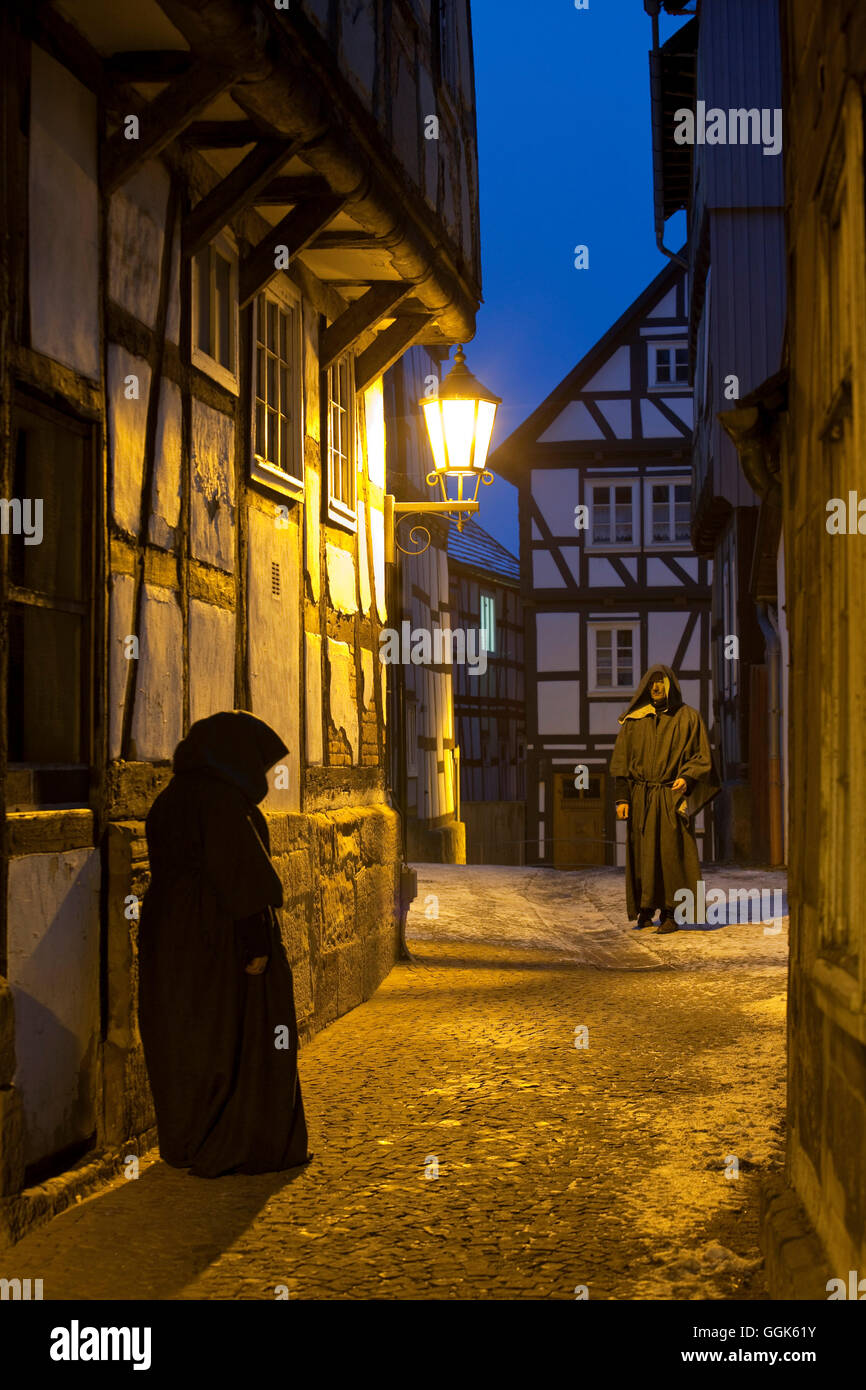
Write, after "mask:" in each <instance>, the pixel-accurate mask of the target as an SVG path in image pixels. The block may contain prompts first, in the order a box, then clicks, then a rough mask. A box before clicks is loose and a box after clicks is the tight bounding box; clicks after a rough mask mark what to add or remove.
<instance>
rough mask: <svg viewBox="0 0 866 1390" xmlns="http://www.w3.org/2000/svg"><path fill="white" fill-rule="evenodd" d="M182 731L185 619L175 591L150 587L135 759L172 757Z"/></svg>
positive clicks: (140, 670)
mask: <svg viewBox="0 0 866 1390" xmlns="http://www.w3.org/2000/svg"><path fill="white" fill-rule="evenodd" d="M182 731H183V618H182V616H181V611H180V605H179V603H178V596H177V594H176V593H175V592H174V590H172V589H163V588H162V587H161V586H158V585H156V584H145V586H144V594H143V596H142V605H141V630H140V633H139V665H138V680H137V684H136V691H135V711H134V713H133V717H132V738H133V742H134V745H135V747H134V750H133V754H132V756H133V759H137V760H140V761H144V762H158V761H161V760H163V759H166V758H171V757H172V755H173V753H174V750H175V748H176V747H177V745H178V743H179V742H180V739H181V734H182Z"/></svg>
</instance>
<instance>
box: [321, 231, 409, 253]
mask: <svg viewBox="0 0 866 1390" xmlns="http://www.w3.org/2000/svg"><path fill="white" fill-rule="evenodd" d="M393 245H394V241H393V240H392V238H391V237H381V236H364V234H363V232H360V233H359V232H322V233H321V234H320V235H319V236H317V237H316V244H315V246H313V247H311V248H310V249H311V250H313V251H378V250H379V249H380V248H382V247H388V246H393Z"/></svg>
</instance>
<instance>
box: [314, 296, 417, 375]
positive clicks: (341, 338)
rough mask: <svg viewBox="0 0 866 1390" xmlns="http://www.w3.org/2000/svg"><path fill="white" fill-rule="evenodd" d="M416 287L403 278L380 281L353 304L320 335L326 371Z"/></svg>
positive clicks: (322, 367)
mask: <svg viewBox="0 0 866 1390" xmlns="http://www.w3.org/2000/svg"><path fill="white" fill-rule="evenodd" d="M412 289H413V286H412V285H407V284H405V283H404V282H403V281H402V280H379V281H377V282H376V284H374V285H371V286H370V288H369V289H368V290H367V292H366V294H362V295H361V297H360V298H359V299H356V300H355V301H354V303H352V304H350V305H349V307H348V309H346V310H345V312H344V313H342V314H341V315H340V317H339V318H338V319H337V320H336V321H335V322H334V323H332V324H329V326H328V327H327V328H326V329H325V330H324V332H323V333H322V334H321V335H320V337H319V367H320V369H321V370H322V371H325V370H326V368H328V367H330V365H331V363H332V362H336V360H337V358H338V357H341V356H342V355H343V353H344V352H346V351H347V350H348V349H349V348H350V347H351V346H352V345H353V344H354V343H356V342H357V341H358V339H359V338H360V337H361V335H362V334H363V333H366V332H367V331H368V330H369V329H371V328H375V326H376V324H377V323H378V322H379V320H380V319H383V318H386V317H387V316H388V315H389V314H390V312H391V310H392V309H395V308H396V307H397V305H398V304H399V303H400V302H401V300H404V299H405V298H406V297H407V295H409V294H411V293H412Z"/></svg>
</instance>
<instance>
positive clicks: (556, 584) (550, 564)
mask: <svg viewBox="0 0 866 1390" xmlns="http://www.w3.org/2000/svg"><path fill="white" fill-rule="evenodd" d="M532 587H533V588H534V589H564V588H565V580H564V579H563V577H562V575H561V574H560V572H559V570H558V569H557V567H556V563H555V561H554V559H553V556H552V555H551V553H550V551H549V550H533V552H532Z"/></svg>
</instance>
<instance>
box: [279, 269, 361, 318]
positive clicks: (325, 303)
mask: <svg viewBox="0 0 866 1390" xmlns="http://www.w3.org/2000/svg"><path fill="white" fill-rule="evenodd" d="M286 274H287V275H288V277H289V279H290V280H291V281H292V283H293V284H295V285H297V287H298V289H299V290H300V291H301V294H302V295H303V296H304V298H305V299H308V300H309V301H310V303H311V304H312V306H313V308H314V309H315V311H316V313H317V314H321V315H322V317H323V318H326V319H332V320H333V319H338V318H339V317H340V315H341V314H344V313H345V312H346V310H347V309H348V307H349V301H348V300H346V299H344V298H343V296H342V295H341V294H339V293H338V291H337V290H336V288H335V287H334V286H333V285H329V284H326V282H325V281H324V280H320V279H319V277H318V275H314V274H313V272H312V271H311V270H310V267H309V266H308V265H304V262H303V261H302V260H300V259H299V258H296V259H295V262H294V264H293V265H290V266H289V268H288V270H287V271H286Z"/></svg>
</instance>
